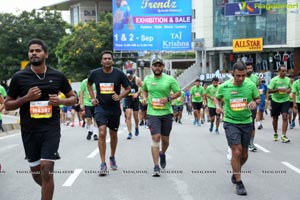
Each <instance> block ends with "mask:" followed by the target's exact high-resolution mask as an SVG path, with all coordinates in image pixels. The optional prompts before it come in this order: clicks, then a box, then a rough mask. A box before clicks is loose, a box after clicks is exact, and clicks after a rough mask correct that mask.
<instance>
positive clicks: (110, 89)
mask: <svg viewBox="0 0 300 200" xmlns="http://www.w3.org/2000/svg"><path fill="white" fill-rule="evenodd" d="M114 93H115V90H114V83H100V94H114Z"/></svg>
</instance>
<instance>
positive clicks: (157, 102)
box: [152, 98, 165, 109]
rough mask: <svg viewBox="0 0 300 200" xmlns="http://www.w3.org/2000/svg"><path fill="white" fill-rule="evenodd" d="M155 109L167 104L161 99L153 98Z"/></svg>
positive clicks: (162, 107)
mask: <svg viewBox="0 0 300 200" xmlns="http://www.w3.org/2000/svg"><path fill="white" fill-rule="evenodd" d="M152 107H153V109H164V108H165V105H164V104H162V103H160V99H156V98H152Z"/></svg>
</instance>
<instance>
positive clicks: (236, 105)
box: [230, 98, 248, 111]
mask: <svg viewBox="0 0 300 200" xmlns="http://www.w3.org/2000/svg"><path fill="white" fill-rule="evenodd" d="M247 105H248V104H247V99H244V98H239V99H230V109H231V110H233V111H242V110H246V109H247V108H248V107H247Z"/></svg>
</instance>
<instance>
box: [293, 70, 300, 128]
mask: <svg viewBox="0 0 300 200" xmlns="http://www.w3.org/2000/svg"><path fill="white" fill-rule="evenodd" d="M292 93H293V110H296V111H297V109H298V123H299V126H300V117H299V115H300V72H298V80H296V81H294V83H293V87H292Z"/></svg>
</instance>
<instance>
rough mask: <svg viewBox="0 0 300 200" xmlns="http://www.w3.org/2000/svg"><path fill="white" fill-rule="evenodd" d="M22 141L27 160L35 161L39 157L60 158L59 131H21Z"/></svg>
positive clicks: (39, 158) (46, 158) (47, 158)
mask: <svg viewBox="0 0 300 200" xmlns="http://www.w3.org/2000/svg"><path fill="white" fill-rule="evenodd" d="M21 135H22V141H23V146H24V150H25V155H26V158H25V159H27V160H28V162H36V161H38V160H41V159H45V160H57V159H60V156H59V154H58V147H59V142H60V131H56V132H53V130H48V131H43V132H38V133H30V132H24V131H22V134H21Z"/></svg>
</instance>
